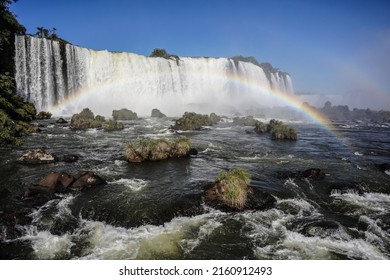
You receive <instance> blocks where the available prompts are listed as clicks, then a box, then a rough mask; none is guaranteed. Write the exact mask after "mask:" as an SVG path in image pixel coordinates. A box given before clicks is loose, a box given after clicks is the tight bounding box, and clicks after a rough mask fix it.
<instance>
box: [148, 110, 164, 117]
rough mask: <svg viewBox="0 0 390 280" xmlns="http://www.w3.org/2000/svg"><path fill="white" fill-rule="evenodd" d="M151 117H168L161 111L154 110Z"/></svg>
mask: <svg viewBox="0 0 390 280" xmlns="http://www.w3.org/2000/svg"><path fill="white" fill-rule="evenodd" d="M151 117H152V118H166V117H167V116H166V115H165V114H163V113H161V112H160V110H159V109H153V110H152V114H151Z"/></svg>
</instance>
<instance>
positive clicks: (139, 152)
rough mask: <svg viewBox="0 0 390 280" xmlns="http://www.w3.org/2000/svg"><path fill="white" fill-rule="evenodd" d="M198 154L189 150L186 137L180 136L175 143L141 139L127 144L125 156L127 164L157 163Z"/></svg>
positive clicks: (164, 140) (193, 150)
mask: <svg viewBox="0 0 390 280" xmlns="http://www.w3.org/2000/svg"><path fill="white" fill-rule="evenodd" d="M197 153H198V152H197V151H196V150H195V149H191V142H190V139H188V137H185V136H181V137H179V138H177V139H176V140H175V141H173V142H172V141H168V140H166V139H164V138H162V139H149V140H148V139H142V140H140V141H139V142H138V143H131V142H130V143H128V144H127V146H126V148H125V156H126V159H127V161H129V162H142V161H146V160H150V161H157V160H164V159H167V158H181V157H188V156H189V155H190V154H191V155H196V154H197Z"/></svg>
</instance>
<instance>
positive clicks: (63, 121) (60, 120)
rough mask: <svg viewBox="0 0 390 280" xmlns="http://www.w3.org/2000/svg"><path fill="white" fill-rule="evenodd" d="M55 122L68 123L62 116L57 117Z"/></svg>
mask: <svg viewBox="0 0 390 280" xmlns="http://www.w3.org/2000/svg"><path fill="white" fill-rule="evenodd" d="M56 123H60V124H66V123H68V122H67V121H66V120H65V119H64V118H59V119H58V120H57V121H56Z"/></svg>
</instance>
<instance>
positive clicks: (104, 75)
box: [15, 36, 293, 116]
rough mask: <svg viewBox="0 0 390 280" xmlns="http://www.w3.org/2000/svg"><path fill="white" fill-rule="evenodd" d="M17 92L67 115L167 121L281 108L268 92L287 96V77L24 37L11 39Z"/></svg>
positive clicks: (251, 67) (236, 65)
mask: <svg viewBox="0 0 390 280" xmlns="http://www.w3.org/2000/svg"><path fill="white" fill-rule="evenodd" d="M15 68H16V71H15V72H16V73H15V79H16V84H17V93H18V95H20V96H22V97H23V98H24V99H25V100H27V101H30V102H33V103H34V104H35V106H36V107H37V110H38V111H40V110H49V111H52V112H53V113H55V114H58V115H60V114H65V115H66V114H67V115H70V114H73V113H76V112H79V111H80V110H81V109H82V108H85V107H89V108H90V109H91V110H92V111H93V112H95V113H97V114H101V115H104V116H110V115H111V112H112V110H114V109H120V108H128V109H131V110H133V111H135V112H137V113H138V114H139V115H141V116H142V115H145V116H146V115H150V112H151V110H152V109H153V108H158V109H160V110H161V111H162V112H164V113H165V114H167V115H169V116H179V115H181V114H182V113H183V112H185V111H197V112H201V113H210V112H216V113H224V114H229V113H230V114H232V113H235V112H244V111H247V110H251V109H252V110H253V109H256V108H259V107H262V106H263V107H264V106H274V105H281V100H278V99H277V98H275V96H274V95H273V93H272V90H274V91H275V90H276V91H282V92H286V93H291V94H292V93H293V86H292V81H291V78H290V77H289V76H288V75H286V74H282V73H279V72H276V73H271V75H270V79H268V78H267V76H266V74H265V72H264V71H263V69H262V68H261V67H259V66H257V65H255V64H252V63H249V62H242V61H233V60H232V59H228V58H191V57H180V58H179V59H178V60H176V59H165V58H151V57H145V56H141V55H137V54H133V53H123V52H122V53H115V52H108V51H95V50H89V49H85V48H81V47H78V46H74V45H71V44H64V43H60V42H57V41H51V40H47V39H42V38H35V37H31V36H16V39H15Z"/></svg>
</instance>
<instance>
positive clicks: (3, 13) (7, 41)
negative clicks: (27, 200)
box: [0, 0, 38, 147]
mask: <svg viewBox="0 0 390 280" xmlns="http://www.w3.org/2000/svg"><path fill="white" fill-rule="evenodd" d="M14 2H16V1H12V0H3V1H0V53H1V55H0V146H1V147H4V146H10V145H11V146H12V145H20V144H21V143H22V138H23V137H24V136H26V135H28V134H29V133H31V132H37V131H38V128H37V127H36V126H34V125H31V124H29V123H28V122H29V121H31V120H34V119H35V115H36V113H37V112H36V110H35V107H34V105H33V104H31V103H27V102H24V101H23V99H22V98H21V97H19V96H17V95H16V94H15V92H16V89H15V80H14V78H13V76H14V57H15V48H14V44H15V35H21V34H25V32H26V29H25V28H24V26H22V25H21V24H20V23H19V22H18V21H17V19H16V16H15V15H14V14H12V13H11V12H10V10H9V5H11V4H12V3H14Z"/></svg>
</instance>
